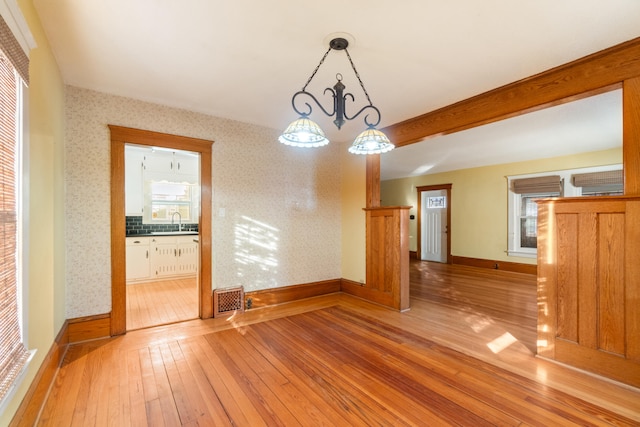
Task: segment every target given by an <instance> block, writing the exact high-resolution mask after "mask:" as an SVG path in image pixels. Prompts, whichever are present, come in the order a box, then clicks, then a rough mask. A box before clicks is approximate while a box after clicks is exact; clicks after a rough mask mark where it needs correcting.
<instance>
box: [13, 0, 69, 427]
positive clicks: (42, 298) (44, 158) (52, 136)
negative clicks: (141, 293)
mask: <svg viewBox="0 0 640 427" xmlns="http://www.w3.org/2000/svg"><path fill="white" fill-rule="evenodd" d="M18 3H19V6H20V8H21V10H22V13H23V15H24V17H25V19H26V21H27V24H28V26H29V29H30V30H31V34H32V35H33V37H34V39H35V41H36V44H37V47H36V48H35V49H33V50H32V51H31V53H30V66H29V75H30V81H31V84H30V86H29V132H28V133H29V135H28V139H29V142H28V146H27V147H26V155H27V157H28V171H25V172H26V174H25V175H26V176H25V178H26V179H27V180H28V190H27V192H28V194H26V199H27V206H28V215H29V217H28V219H27V223H26V227H27V229H28V236H25V238H26V239H25V240H26V241H25V243H26V245H27V246H28V249H27V250H28V252H27V253H28V255H27V258H26V259H25V260H24V262H25V263H26V266H25V268H26V271H27V289H26V291H27V293H28V295H27V301H28V306H27V307H26V310H27V331H26V332H27V336H26V341H27V347H28V348H29V349H35V350H37V352H36V354H35V356H34V358H33V360H32V361H31V363H30V364H29V366H28V370H27V372H26V374H25V377H24V379H23V381H22V382H21V383H20V385H19V388H18V389H17V392H16V394H15V396H14V397H13V399H12V400H11V401H10V402H9V403H8V406H7V408H6V410H5V411H4V413H2V415H0V425H7V424H8V423H9V421H10V420H11V418H12V417H13V414H14V413H15V411H16V410H17V408H18V406H19V404H20V402H21V401H22V398H23V396H24V394H25V393H26V391H27V389H28V387H29V385H30V383H31V381H32V380H33V378H34V376H35V374H36V372H37V370H38V368H39V367H40V365H41V364H42V361H43V359H44V357H45V356H46V355H47V353H48V351H49V349H50V348H51V345H52V344H53V342H54V339H55V337H56V335H57V333H58V332H59V331H60V329H61V328H62V325H63V323H64V320H65V318H66V317H65V277H64V264H65V259H64V240H63V239H62V235H63V230H64V204H63V194H64V185H63V180H62V177H63V160H64V157H63V156H64V150H63V148H64V95H63V93H64V86H63V82H62V77H61V75H60V71H59V70H58V66H57V64H56V62H55V59H54V57H53V55H52V52H51V49H50V47H49V44H48V42H47V39H46V37H45V35H44V32H43V30H42V27H41V26H40V22H39V19H38V16H37V14H36V12H35V10H34V9H33V6H32V4H31V2H30V1H26V0H25V1H19V2H18Z"/></svg>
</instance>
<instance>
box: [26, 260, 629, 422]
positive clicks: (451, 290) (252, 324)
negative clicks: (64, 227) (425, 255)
mask: <svg viewBox="0 0 640 427" xmlns="http://www.w3.org/2000/svg"><path fill="white" fill-rule="evenodd" d="M411 269H412V273H411V274H412V275H411V282H412V288H411V293H412V298H411V310H410V311H408V312H405V313H398V312H396V311H393V310H389V309H386V308H384V307H380V306H377V305H374V304H370V303H368V302H366V301H363V300H360V299H357V298H354V297H350V296H348V295H344V294H340V293H338V294H332V295H327V296H323V297H317V298H311V299H308V300H304V301H298V302H294V303H289V304H282V305H278V306H273V307H265V308H259V309H254V310H250V311H247V312H245V313H243V314H237V315H232V316H229V317H228V318H218V319H207V320H192V321H187V322H182V323H176V324H172V325H166V326H161V327H155V328H147V329H141V330H137V331H133V332H130V333H127V334H126V335H125V336H121V337H117V338H111V339H105V340H97V341H91V342H87V343H82V344H77V345H73V346H71V347H70V348H69V350H68V351H67V354H66V355H65V358H64V362H63V364H62V367H61V368H60V371H59V373H58V376H57V378H56V381H55V384H54V386H53V388H52V390H51V392H50V396H49V398H48V400H47V402H46V404H45V406H44V408H43V411H42V413H41V416H40V419H39V423H38V425H43V426H49V425H55V426H67V425H79V426H93V425H117V426H128V425H131V426H143V425H152V426H156V425H157V426H162V425H165V426H180V425H183V426H196V425H199V426H204V425H211V426H214V425H215V426H217V425H240V426H244V425H247V426H259V425H269V426H271V425H284V426H290V425H310V426H311V425H312V426H316V425H332V426H334V425H337V426H341V425H393V426H395V425H419V426H422V425H428V426H438V425H463V426H481V425H514V426H515V425H529V426H534V425H537V426H563V425H594V426H605V425H607V426H609V425H621V426H622V425H639V423H640V390H638V389H634V388H631V387H627V386H623V385H621V384H617V383H614V382H611V381H607V380H605V379H602V378H599V377H596V376H593V375H590V374H587V373H584V372H580V371H577V370H573V369H569V368H567V367H564V366H561V365H558V364H555V363H552V362H549V361H546V360H543V359H540V358H537V357H535V355H534V354H533V351H532V346H533V343H532V342H531V341H532V340H533V341H534V339H532V336H531V333H530V332H528V331H527V330H528V329H530V328H532V327H533V328H535V325H530V326H526V325H525V326H523V325H521V324H520V321H522V322H524V323H526V324H530V323H531V316H532V312H535V299H534V300H533V301H529V300H528V299H527V298H526V295H527V294H529V293H530V292H531V290H530V288H531V287H533V288H534V290H533V292H534V294H535V279H533V278H531V277H530V276H527V275H520V274H516V273H511V274H510V273H506V272H493V271H488V270H480V269H473V268H465V267H456V266H443V265H438V264H431V263H426V262H419V261H417V262H416V261H414V262H412V264H411ZM489 289H490V290H489ZM500 301H502V303H504V304H505V306H507V307H505V306H503V305H501V304H500ZM532 304H533V306H532ZM511 305H512V307H511Z"/></svg>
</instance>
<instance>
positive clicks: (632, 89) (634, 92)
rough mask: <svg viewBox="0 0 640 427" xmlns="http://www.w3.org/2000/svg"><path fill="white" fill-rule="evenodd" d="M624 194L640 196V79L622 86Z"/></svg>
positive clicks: (636, 78)
mask: <svg viewBox="0 0 640 427" xmlns="http://www.w3.org/2000/svg"><path fill="white" fill-rule="evenodd" d="M622 88H623V90H622V112H623V115H622V117H623V118H622V141H623V142H622V158H623V161H622V162H623V165H624V194H625V195H629V196H632V195H640V77H635V78H633V79H628V80H625V81H624V83H623V86H622Z"/></svg>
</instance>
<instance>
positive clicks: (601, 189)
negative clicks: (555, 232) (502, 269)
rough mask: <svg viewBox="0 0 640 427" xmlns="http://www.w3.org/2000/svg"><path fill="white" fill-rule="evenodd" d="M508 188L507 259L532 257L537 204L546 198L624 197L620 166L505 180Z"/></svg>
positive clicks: (560, 171)
mask: <svg viewBox="0 0 640 427" xmlns="http://www.w3.org/2000/svg"><path fill="white" fill-rule="evenodd" d="M507 181H508V189H509V202H508V203H509V213H508V215H509V216H508V225H507V227H508V249H507V253H508V254H509V255H510V256H519V257H525V258H534V257H535V256H536V254H537V246H538V242H537V241H538V205H537V203H536V200H538V199H544V198H549V197H579V196H605V195H607V196H609V195H617V194H623V193H624V188H623V173H622V165H620V164H614V165H606V166H593V167H587V168H580V169H565V170H559V171H553V172H547V173H539V174H531V175H528V176H526V175H525V176H514V177H507Z"/></svg>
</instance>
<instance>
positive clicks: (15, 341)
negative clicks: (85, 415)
mask: <svg viewBox="0 0 640 427" xmlns="http://www.w3.org/2000/svg"><path fill="white" fill-rule="evenodd" d="M0 21H1V22H0V400H2V399H3V398H4V397H5V395H6V394H7V393H8V392H9V390H10V389H11V386H12V385H13V383H14V381H15V379H16V378H17V377H18V375H19V374H20V372H21V370H22V368H23V367H24V365H25V364H26V363H27V361H28V358H29V352H28V351H27V349H26V348H25V346H24V343H23V341H22V336H21V333H20V323H19V318H18V315H19V310H18V280H17V277H18V265H17V264H18V263H17V233H18V212H17V208H18V206H17V186H16V179H17V174H16V171H17V152H18V145H17V144H18V141H17V135H18V132H17V122H16V118H17V116H18V108H19V99H18V88H19V85H21V84H22V80H21V78H20V76H19V72H18V70H17V68H18V67H19V66H20V65H19V64H18V65H16V64H14V62H13V58H12V56H11V54H10V53H9V52H14V53H15V51H16V48H17V50H19V51H20V52H22V49H21V48H20V46H19V45H18V43H17V41H16V40H15V38H13V35H12V34H11V31H10V30H9V28H8V27H7V25H6V24H5V22H4V20H3V19H1V18H0ZM7 32H8V34H7ZM23 55H24V53H23ZM26 69H27V70H28V59H27V68H26ZM23 71H24V70H23Z"/></svg>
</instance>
